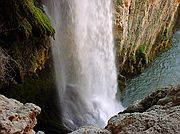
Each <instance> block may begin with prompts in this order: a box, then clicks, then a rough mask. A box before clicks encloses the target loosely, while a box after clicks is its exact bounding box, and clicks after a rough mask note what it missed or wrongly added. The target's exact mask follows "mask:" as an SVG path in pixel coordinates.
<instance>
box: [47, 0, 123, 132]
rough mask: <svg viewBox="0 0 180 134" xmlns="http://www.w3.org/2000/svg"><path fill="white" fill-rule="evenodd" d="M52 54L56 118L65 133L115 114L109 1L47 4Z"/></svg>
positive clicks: (75, 0)
mask: <svg viewBox="0 0 180 134" xmlns="http://www.w3.org/2000/svg"><path fill="white" fill-rule="evenodd" d="M47 12H48V13H49V15H50V17H51V19H52V21H53V25H54V27H55V30H56V34H55V40H54V41H52V43H53V56H54V64H55V73H56V79H57V87H58V90H59V95H60V104H61V110H62V120H63V122H64V124H65V125H66V126H67V127H68V128H69V129H76V128H78V127H79V126H82V125H89V124H93V125H94V124H98V125H100V126H103V125H105V122H107V120H108V119H109V118H110V117H111V116H112V115H114V114H117V112H119V111H121V110H122V109H123V108H122V106H121V104H120V103H119V102H118V101H116V98H115V96H116V91H117V73H116V67H115V55H114V52H113V48H114V45H113V33H112V0H52V1H49V3H47Z"/></svg>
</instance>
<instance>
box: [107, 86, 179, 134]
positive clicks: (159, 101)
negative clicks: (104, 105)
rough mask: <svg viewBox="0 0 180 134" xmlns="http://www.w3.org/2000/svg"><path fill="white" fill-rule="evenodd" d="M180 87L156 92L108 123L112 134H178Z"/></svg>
mask: <svg viewBox="0 0 180 134" xmlns="http://www.w3.org/2000/svg"><path fill="white" fill-rule="evenodd" d="M179 98H180V87H172V88H170V89H164V90H157V91H155V92H153V93H152V94H150V95H149V96H148V97H145V98H144V99H143V100H141V101H140V102H138V103H136V104H134V105H132V106H130V107H128V108H127V109H126V110H124V111H123V112H121V113H119V114H118V115H116V116H114V117H112V118H111V119H110V120H109V121H108V125H107V126H106V129H108V130H110V131H111V132H112V134H121V133H122V134H124V133H127V134H132V133H133V134H165V133H166V134H178V133H179V132H180V99H179Z"/></svg>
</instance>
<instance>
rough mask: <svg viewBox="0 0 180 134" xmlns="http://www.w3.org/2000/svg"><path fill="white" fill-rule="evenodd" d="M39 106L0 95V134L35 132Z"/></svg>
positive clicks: (33, 133)
mask: <svg viewBox="0 0 180 134" xmlns="http://www.w3.org/2000/svg"><path fill="white" fill-rule="evenodd" d="M40 111H41V109H40V107H38V106H36V105H34V104H32V103H26V104H22V103H20V102H19V101H17V100H14V99H8V98H6V97H5V96H2V95H0V134H35V132H34V130H33V127H34V126H35V125H36V124H37V120H36V116H37V115H38V114H40Z"/></svg>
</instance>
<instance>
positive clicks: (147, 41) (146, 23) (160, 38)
mask: <svg viewBox="0 0 180 134" xmlns="http://www.w3.org/2000/svg"><path fill="white" fill-rule="evenodd" d="M179 3H180V1H179V0H163V1H162V0H115V13H114V14H115V17H114V20H115V21H114V22H115V26H114V36H115V43H116V47H117V65H118V69H119V72H120V73H121V74H122V75H124V76H129V75H132V74H137V73H140V72H142V71H143V69H144V67H146V66H147V64H149V63H151V61H152V60H153V59H154V58H155V56H157V54H159V53H160V52H162V51H164V50H165V49H166V48H168V47H170V46H171V41H172V34H173V29H174V26H175V24H176V22H177V21H176V19H177V14H178V12H179V11H178V10H179V8H178V6H179ZM177 23H178V22H177Z"/></svg>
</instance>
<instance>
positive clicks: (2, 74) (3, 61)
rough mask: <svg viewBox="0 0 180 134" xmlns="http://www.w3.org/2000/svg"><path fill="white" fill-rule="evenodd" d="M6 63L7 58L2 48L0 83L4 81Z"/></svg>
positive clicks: (0, 50) (0, 51)
mask: <svg viewBox="0 0 180 134" xmlns="http://www.w3.org/2000/svg"><path fill="white" fill-rule="evenodd" d="M8 61H9V56H8V55H7V54H6V53H5V51H4V50H3V49H2V48H0V81H4V80H5V79H6V72H7V65H8Z"/></svg>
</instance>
